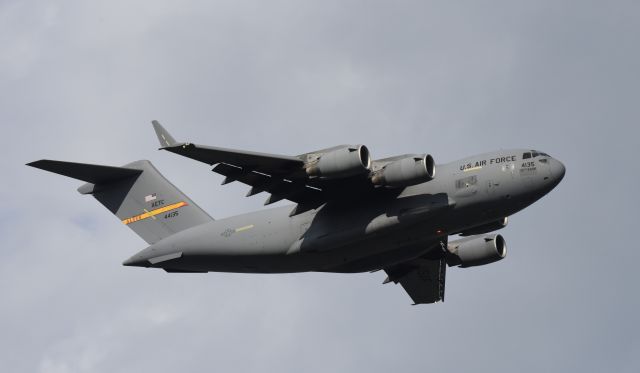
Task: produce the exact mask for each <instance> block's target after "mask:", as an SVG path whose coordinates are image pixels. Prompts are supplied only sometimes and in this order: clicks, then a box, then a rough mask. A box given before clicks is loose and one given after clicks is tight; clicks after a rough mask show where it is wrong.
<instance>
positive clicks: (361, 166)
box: [306, 145, 371, 179]
mask: <svg viewBox="0 0 640 373" xmlns="http://www.w3.org/2000/svg"><path fill="white" fill-rule="evenodd" d="M370 168H371V156H370V155H369V149H367V147H366V146H364V145H357V146H345V147H342V148H338V149H335V150H331V151H329V152H326V153H324V154H321V155H320V157H319V158H318V159H317V161H315V162H313V163H311V164H310V165H308V166H307V167H306V171H307V175H309V176H315V177H322V178H325V179H337V178H341V177H349V176H354V175H358V174H363V173H365V172H368V171H369V169H370Z"/></svg>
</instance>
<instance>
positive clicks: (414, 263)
mask: <svg viewBox="0 0 640 373" xmlns="http://www.w3.org/2000/svg"><path fill="white" fill-rule="evenodd" d="M446 270H447V263H446V261H445V260H444V259H427V258H417V259H413V260H411V261H408V262H404V263H400V264H397V265H394V266H392V267H389V268H385V272H387V274H388V275H389V277H387V279H386V280H385V282H384V283H385V284H386V283H388V282H394V283H396V284H397V283H400V285H402V287H403V288H404V290H405V291H406V292H407V293H408V294H409V296H410V297H411V299H412V300H413V304H414V305H416V304H426V303H435V302H444V286H445V275H446Z"/></svg>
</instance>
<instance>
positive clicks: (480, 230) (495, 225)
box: [460, 217, 509, 236]
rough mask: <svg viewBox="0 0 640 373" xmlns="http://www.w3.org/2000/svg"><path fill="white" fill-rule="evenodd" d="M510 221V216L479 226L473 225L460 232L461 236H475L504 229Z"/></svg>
mask: <svg viewBox="0 0 640 373" xmlns="http://www.w3.org/2000/svg"><path fill="white" fill-rule="evenodd" d="M508 223H509V218H507V217H504V218H502V219H500V220H496V221H494V222H491V223H487V224H483V225H479V226H477V227H472V228H469V229H467V230H466V231H463V232H460V235H461V236H474V235H476V234H484V233H489V232H493V231H497V230H498V229H502V228H504V227H506V226H507V224H508Z"/></svg>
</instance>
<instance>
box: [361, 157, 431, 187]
mask: <svg viewBox="0 0 640 373" xmlns="http://www.w3.org/2000/svg"><path fill="white" fill-rule="evenodd" d="M435 172H436V166H435V163H434V162H433V157H431V155H430V154H423V155H415V156H410V157H406V158H401V159H398V160H396V161H393V162H390V163H388V164H386V165H385V166H384V167H382V169H380V170H379V171H377V172H376V173H375V174H374V175H373V177H372V178H371V182H373V183H374V184H375V185H384V186H388V187H395V188H397V187H407V186H410V185H416V184H420V183H424V182H427V181H429V180H431V179H433V177H434V176H435Z"/></svg>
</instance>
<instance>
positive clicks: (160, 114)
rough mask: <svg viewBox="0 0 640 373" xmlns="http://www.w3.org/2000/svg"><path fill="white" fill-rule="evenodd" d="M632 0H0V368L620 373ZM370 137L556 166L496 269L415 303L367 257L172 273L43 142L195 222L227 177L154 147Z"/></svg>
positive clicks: (461, 273) (632, 347)
mask: <svg viewBox="0 0 640 373" xmlns="http://www.w3.org/2000/svg"><path fill="white" fill-rule="evenodd" d="M638 10H639V9H638V5H636V4H635V3H634V2H627V1H620V2H616V3H612V4H609V5H608V6H607V7H606V9H605V8H603V7H602V6H601V4H599V3H596V2H582V3H580V4H579V5H576V4H573V3H571V2H551V1H549V2H537V3H523V2H501V1H495V2H491V3H483V4H480V3H475V2H463V3H451V2H438V1H430V2H422V1H420V2H416V1H401V2H393V3H391V2H386V1H325V2H321V3H319V2H318V3H305V2H294V1H284V0H281V1H275V2H251V1H249V2H237V1H216V2H203V1H188V2H181V3H175V2H169V1H153V2H150V1H137V2H129V1H126V2H125V1H110V2H91V3H88V2H81V1H65V2H60V1H59V2H56V1H47V2H43V1H20V2H18V1H13V2H11V1H9V2H4V3H3V4H2V5H0V80H1V81H2V84H1V85H0V103H1V104H0V123H1V128H2V136H3V139H4V141H3V146H2V157H0V167H1V168H2V171H3V173H2V174H3V182H2V183H0V192H1V193H2V195H3V196H5V201H4V202H3V209H2V212H3V214H2V216H0V247H2V261H0V296H1V297H2V300H3V301H2V307H0V320H2V321H0V329H1V330H2V331H3V332H2V336H1V337H0V361H2V362H3V367H5V370H8V371H16V372H19V371H40V372H67V371H69V372H83V371H86V372H131V371H150V370H153V371H157V372H165V371H166V372H169V371H176V370H202V369H211V367H215V368H216V369H218V370H234V371H237V370H240V371H255V370H280V371H300V370H304V371H311V372H313V371H318V372H320V371H323V372H324V371H328V370H331V371H354V370H368V371H391V370H398V369H404V370H409V371H415V370H419V369H430V370H438V371H444V372H446V371H464V370H472V369H473V370H479V371H514V370H518V371H540V370H570V371H574V370H580V371H587V372H588V371H602V370H605V369H606V370H616V371H620V372H635V371H637V369H638V364H639V362H638V358H637V356H639V355H640V354H639V353H640V343H639V341H638V337H637V336H638V335H639V334H640V333H639V330H638V328H637V325H639V324H640V323H639V322H638V321H639V320H638V314H640V312H639V311H640V302H639V301H638V299H637V297H635V296H634V294H636V293H637V285H636V284H637V283H638V278H637V277H638V276H637V274H636V273H637V271H636V270H635V268H634V266H635V263H637V261H638V260H639V259H640V257H639V256H640V254H639V253H638V251H637V250H635V249H634V244H633V243H634V242H635V237H634V236H633V233H634V231H635V222H636V221H637V218H636V213H635V210H636V209H637V206H636V205H637V204H636V203H635V199H634V197H633V196H634V191H635V186H636V185H638V183H639V181H640V180H639V177H638V174H637V173H636V172H634V171H635V169H636V168H637V167H636V166H635V150H636V148H637V140H636V139H637V138H638V129H637V125H636V124H637V122H638V119H639V117H640V115H639V112H638V109H637V105H636V103H635V100H636V97H637V87H638V86H639V85H640V81H639V80H640V78H639V76H638V74H637V72H636V70H637V69H636V67H637V66H638V65H639V63H640V53H639V52H638V51H637V48H636V47H635V44H636V43H635V41H636V40H635V37H634V36H635V35H637V34H638V32H639V31H640V30H638V28H639V26H638V22H636V19H637V16H638ZM152 119H159V120H160V121H161V122H162V123H163V124H165V125H166V127H167V128H169V129H170V130H171V132H172V133H174V134H175V135H176V137H177V138H179V139H184V140H189V141H197V142H199V143H203V144H211V145H219V146H226V147H237V148H246V149H251V150H256V151H266V152H277V153H284V154H298V153H303V152H306V151H309V150H312V149H318V148H321V147H324V146H331V145H335V144H341V143H364V144H367V146H368V147H369V148H370V149H371V151H372V153H373V156H374V157H376V158H381V157H384V156H389V155H393V154H400V153H406V152H429V153H431V154H433V155H434V157H435V158H436V161H437V162H439V163H443V162H449V161H453V160H455V159H456V158H461V157H464V156H467V155H469V154H474V153H479V152H484V151H489V150H493V149H499V148H511V147H534V148H539V149H541V150H543V151H546V152H548V153H550V154H552V155H553V156H556V157H558V158H559V159H561V160H563V162H564V163H565V164H566V165H567V176H566V178H565V180H564V181H563V183H562V184H561V185H560V186H559V187H558V188H557V189H556V190H554V191H553V192H552V193H551V194H550V195H549V196H547V197H545V198H544V199H543V200H542V201H540V202H538V203H536V204H535V205H533V206H531V207H530V208H528V209H527V210H525V211H524V212H521V213H519V214H517V215H515V216H514V217H512V218H511V219H510V226H509V227H508V228H506V229H505V231H504V232H503V234H504V235H505V237H506V239H507V241H508V243H509V248H510V249H509V255H508V258H507V259H506V260H505V261H502V262H499V263H496V264H492V265H489V266H486V267H480V268H475V269H465V270H462V269H451V270H450V271H449V274H448V276H447V301H446V302H445V303H444V304H440V305H432V306H424V307H411V306H409V303H410V301H409V299H408V297H407V296H406V294H404V292H403V291H402V289H401V288H400V287H399V286H396V285H384V286H383V285H381V282H382V281H383V280H384V277H385V276H384V275H383V274H382V273H373V274H368V273H366V274H356V275H336V274H315V273H308V274H291V275H273V276H271V275H240V274H223V273H211V274H206V275H197V274H196V275H168V274H165V273H163V272H162V271H155V270H145V269H138V268H125V267H122V266H121V265H120V263H121V262H122V260H124V259H126V258H127V257H129V256H130V255H131V254H132V253H134V252H136V251H137V250H140V249H142V248H144V247H145V246H146V245H145V243H144V242H143V241H141V240H140V239H139V238H138V237H136V235H135V234H132V232H130V231H129V230H128V229H126V228H123V227H122V225H121V224H120V223H119V222H118V221H117V219H116V218H114V217H112V216H111V215H110V214H109V213H108V212H107V211H106V210H105V209H104V208H103V207H102V206H100V205H99V204H97V203H95V201H94V200H93V199H92V198H91V197H88V196H80V195H79V194H77V192H76V191H75V189H76V188H77V186H78V183H77V182H75V181H73V180H70V179H65V178H61V177H56V176H54V175H51V174H45V173H42V172H39V171H37V170H34V169H31V168H28V167H25V166H24V163H26V162H30V161H33V160H36V159H41V158H51V159H64V160H71V161H80V162H89V163H102V164H111V165H121V164H125V163H127V162H129V161H132V160H135V159H143V158H145V159H150V160H152V161H153V162H154V164H155V165H156V166H157V167H158V168H159V169H160V170H161V172H163V174H164V175H165V176H167V177H168V178H169V179H170V180H172V181H173V182H175V184H176V185H178V186H179V187H180V188H181V189H182V190H183V191H184V192H185V193H187V194H188V195H189V196H190V197H192V198H193V199H194V200H195V201H196V202H198V203H199V204H200V205H201V206H202V207H204V208H205V209H206V210H207V211H208V212H210V213H211V215H212V216H214V217H224V216H229V215H233V214H237V213H242V212H247V211H251V210H253V209H258V208H261V205H262V198H260V197H253V198H243V197H242V196H243V195H244V194H245V192H246V188H244V187H242V186H239V185H234V184H231V185H229V186H225V187H221V186H219V185H218V183H219V182H220V181H221V178H220V177H219V176H217V175H214V174H212V173H211V172H209V170H208V169H207V167H206V166H205V165H202V164H197V163H196V162H189V161H188V160H185V159H181V158H179V157H175V156H172V155H171V154H165V153H160V152H156V150H155V149H156V148H157V144H156V139H155V135H154V134H153V131H152V130H151V126H150V124H149V122H150V120H152Z"/></svg>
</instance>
